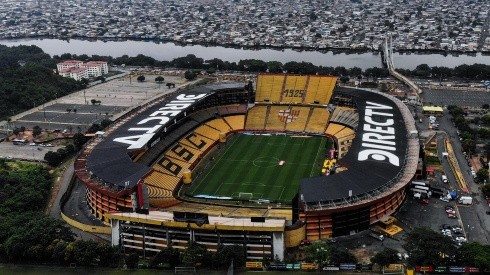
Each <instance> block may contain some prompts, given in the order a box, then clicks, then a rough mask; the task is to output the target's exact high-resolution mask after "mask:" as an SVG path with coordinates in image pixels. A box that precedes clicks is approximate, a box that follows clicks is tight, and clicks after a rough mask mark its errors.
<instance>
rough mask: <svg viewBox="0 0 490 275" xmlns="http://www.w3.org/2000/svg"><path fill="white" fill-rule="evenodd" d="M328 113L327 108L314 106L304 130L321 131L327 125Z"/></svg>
mask: <svg viewBox="0 0 490 275" xmlns="http://www.w3.org/2000/svg"><path fill="white" fill-rule="evenodd" d="M329 116H330V113H329V112H328V110H327V108H323V107H316V108H314V109H313V113H312V114H311V115H310V120H309V121H308V124H307V125H306V128H305V131H307V132H316V133H323V132H324V131H325V127H326V126H327V122H328V118H329Z"/></svg>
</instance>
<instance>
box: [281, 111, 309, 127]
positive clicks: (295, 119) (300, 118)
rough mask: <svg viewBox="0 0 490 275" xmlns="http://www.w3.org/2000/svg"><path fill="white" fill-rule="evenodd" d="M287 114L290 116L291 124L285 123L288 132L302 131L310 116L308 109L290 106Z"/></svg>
mask: <svg viewBox="0 0 490 275" xmlns="http://www.w3.org/2000/svg"><path fill="white" fill-rule="evenodd" d="M289 114H290V115H291V116H292V119H291V122H289V123H286V130H288V131H300V132H302V131H304V130H305V127H306V123H307V122H308V119H309V118H310V116H311V108H310V107H299V106H292V107H291V109H289Z"/></svg>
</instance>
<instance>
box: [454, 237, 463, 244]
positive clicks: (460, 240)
mask: <svg viewBox="0 0 490 275" xmlns="http://www.w3.org/2000/svg"><path fill="white" fill-rule="evenodd" d="M454 239H455V241H457V242H458V243H465V242H466V238H465V237H456V238H454Z"/></svg>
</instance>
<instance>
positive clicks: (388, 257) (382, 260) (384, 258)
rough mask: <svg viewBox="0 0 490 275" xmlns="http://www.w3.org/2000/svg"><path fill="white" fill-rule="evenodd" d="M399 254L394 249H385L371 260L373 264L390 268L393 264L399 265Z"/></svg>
mask: <svg viewBox="0 0 490 275" xmlns="http://www.w3.org/2000/svg"><path fill="white" fill-rule="evenodd" d="M397 253H398V251H396V250H394V249H392V248H385V249H383V250H382V251H380V252H378V253H376V255H374V257H372V258H371V262H372V263H373V264H378V265H380V266H382V267H385V266H388V265H390V264H392V263H397V262H398V261H399V259H398V256H397Z"/></svg>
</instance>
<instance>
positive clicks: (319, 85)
mask: <svg viewBox="0 0 490 275" xmlns="http://www.w3.org/2000/svg"><path fill="white" fill-rule="evenodd" d="M336 81H337V78H336V77H325V76H310V77H309V79H308V86H307V89H306V95H305V98H304V103H306V104H312V103H315V104H328V103H329V101H330V98H331V97H332V94H333V89H334V87H335V83H336Z"/></svg>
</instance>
